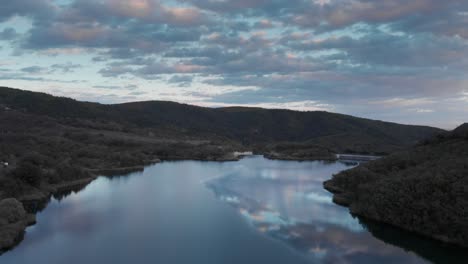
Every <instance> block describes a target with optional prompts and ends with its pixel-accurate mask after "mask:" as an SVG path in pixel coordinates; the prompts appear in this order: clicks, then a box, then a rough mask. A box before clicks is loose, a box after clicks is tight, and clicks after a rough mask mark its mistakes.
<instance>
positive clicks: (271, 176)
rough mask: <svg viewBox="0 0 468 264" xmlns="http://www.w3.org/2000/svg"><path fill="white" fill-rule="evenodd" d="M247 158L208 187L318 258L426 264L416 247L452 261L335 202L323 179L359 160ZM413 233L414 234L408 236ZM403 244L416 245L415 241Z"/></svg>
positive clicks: (257, 225) (254, 222) (263, 227)
mask: <svg viewBox="0 0 468 264" xmlns="http://www.w3.org/2000/svg"><path fill="white" fill-rule="evenodd" d="M244 163H246V166H245V167H244V168H239V169H238V170H236V172H235V173H232V174H231V175H226V176H224V177H221V178H218V179H214V180H211V181H209V182H207V183H206V184H207V186H208V187H209V188H210V189H212V190H213V192H214V193H215V194H216V196H217V197H218V199H220V200H222V201H224V202H226V203H228V204H230V205H231V206H233V207H234V208H236V209H237V210H238V211H239V212H240V213H241V214H242V215H243V216H244V217H245V218H246V219H247V220H248V222H249V223H250V224H251V225H252V226H253V227H254V228H256V229H257V230H258V231H259V232H261V233H265V234H266V235H268V236H270V237H273V238H275V239H278V240H280V241H283V242H284V243H286V244H287V245H289V246H291V247H293V248H294V249H295V250H298V251H300V252H302V253H303V254H304V255H306V256H307V258H308V259H310V260H311V261H312V262H317V263H377V262H379V263H425V260H423V259H421V258H418V257H417V256H416V255H413V254H412V253H408V252H407V251H413V252H416V253H417V254H419V255H421V256H423V257H424V258H426V259H428V260H431V261H434V262H439V263H446V262H441V261H442V260H447V258H446V257H445V258H444V257H442V258H439V259H436V258H431V257H428V256H427V254H421V252H420V250H417V249H416V247H414V246H413V247H407V246H401V245H399V240H400V239H401V240H403V241H413V242H414V241H415V240H414V235H411V234H406V236H404V235H403V234H405V232H402V231H400V230H397V229H394V228H392V229H388V227H382V225H379V224H375V223H373V224H372V225H371V224H369V222H366V224H364V223H363V222H362V220H359V219H357V218H354V217H352V216H351V215H350V214H349V212H348V210H347V209H346V208H343V207H340V206H337V205H335V204H334V203H333V202H332V197H331V194H330V193H328V192H326V191H325V190H324V189H323V187H322V182H323V181H324V180H326V179H328V178H330V177H331V176H332V174H334V173H337V172H339V171H341V170H343V169H347V168H351V166H353V164H342V163H328V164H325V163H322V162H281V161H277V162H275V163H273V164H270V162H266V161H262V160H258V159H255V158H254V159H252V160H250V161H244ZM247 164H248V165H247ZM368 230H370V231H371V233H369V231H368ZM386 230H387V231H386ZM388 230H391V231H388ZM386 236H389V237H390V238H392V237H393V238H394V239H393V243H390V244H392V245H396V246H399V247H402V248H404V249H405V250H407V251H405V250H402V249H400V248H398V247H394V246H391V245H388V244H387V243H388V241H389V240H388V238H387V237H386ZM376 237H377V238H379V239H375V238H376ZM395 237H399V238H400V239H395ZM409 237H411V238H413V239H412V240H408V238H409ZM423 240H424V239H423ZM383 241H385V242H383ZM403 244H409V245H411V242H406V243H405V242H403ZM423 248H424V249H423V251H424V250H428V249H429V251H433V250H432V249H434V248H435V249H438V248H439V249H440V246H439V247H437V246H434V245H427V244H426V247H423ZM436 251H438V252H440V253H439V256H440V255H442V256H445V255H446V254H447V253H449V252H447V251H445V250H443V249H442V250H436ZM459 253H460V252H459ZM461 254H462V255H463V253H461Z"/></svg>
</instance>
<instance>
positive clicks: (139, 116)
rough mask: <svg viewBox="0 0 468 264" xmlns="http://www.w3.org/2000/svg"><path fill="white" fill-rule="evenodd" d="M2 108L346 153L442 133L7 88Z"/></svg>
mask: <svg viewBox="0 0 468 264" xmlns="http://www.w3.org/2000/svg"><path fill="white" fill-rule="evenodd" d="M0 105H3V106H4V107H8V108H11V109H15V110H20V111H23V112H27V113H30V114H38V115H44V116H48V117H52V118H56V119H59V120H62V119H79V120H86V119H88V120H93V122H102V123H109V122H112V123H117V124H121V125H123V126H125V127H127V129H132V128H138V129H142V128H144V129H149V130H152V131H154V132H155V133H156V134H158V135H165V133H166V132H167V134H168V135H190V136H192V137H193V136H196V137H216V138H227V139H230V140H234V141H237V142H240V143H243V144H246V145H252V144H255V145H259V144H260V145H261V144H268V143H276V142H307V144H314V145H320V146H324V147H327V148H330V149H335V150H336V151H350V152H391V151H393V150H395V149H399V148H402V147H406V146H409V145H412V144H415V143H417V142H418V141H420V140H422V139H425V138H428V137H430V136H432V135H434V134H437V133H441V132H443V131H442V130H440V129H437V128H431V127H424V126H410V125H400V124H395V123H389V122H382V121H374V120H369V119H363V118H356V117H352V116H348V115H342V114H334V113H328V112H298V111H290V110H267V109H261V108H244V107H228V108H204V107H197V106H192V105H185V104H179V103H174V102H163V101H147V102H134V103H125V104H115V105H103V104H98V103H89V102H79V101H76V100H73V99H69V98H63V97H54V96H51V95H48V94H44V93H37V92H29V91H23V90H18V89H11V88H6V87H0Z"/></svg>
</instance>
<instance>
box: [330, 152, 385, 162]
mask: <svg viewBox="0 0 468 264" xmlns="http://www.w3.org/2000/svg"><path fill="white" fill-rule="evenodd" d="M336 158H337V159H338V160H340V161H351V162H368V161H373V160H378V159H380V158H381V156H372V155H353V154H336Z"/></svg>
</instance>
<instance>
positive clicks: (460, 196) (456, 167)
mask: <svg viewBox="0 0 468 264" xmlns="http://www.w3.org/2000/svg"><path fill="white" fill-rule="evenodd" d="M467 156H468V126H467V125H465V126H464V128H463V126H462V127H460V128H458V129H456V130H455V131H454V132H452V133H449V134H446V135H443V136H442V135H441V136H438V137H436V138H433V139H431V140H428V141H426V142H424V143H422V144H420V145H418V146H416V147H414V148H412V149H409V150H407V151H402V152H399V153H395V154H392V155H390V156H388V157H385V158H382V159H380V160H377V161H373V162H369V163H366V164H361V165H360V166H358V167H356V168H354V169H351V170H348V171H344V172H341V173H339V174H337V175H334V177H333V178H332V179H331V180H329V181H326V182H325V183H324V187H325V188H326V189H327V190H329V191H330V192H332V193H333V194H334V198H333V201H334V202H335V203H337V204H340V205H344V206H347V207H349V209H350V212H351V213H352V214H354V215H358V216H362V217H364V218H367V219H371V220H375V221H378V222H382V223H386V224H390V225H392V226H396V227H398V228H402V229H405V230H407V231H410V232H413V233H417V234H419V235H422V236H425V237H429V238H432V239H435V240H438V241H441V242H444V243H450V244H455V245H457V246H461V247H465V248H468V187H467V186H468V166H467V160H466V157H467Z"/></svg>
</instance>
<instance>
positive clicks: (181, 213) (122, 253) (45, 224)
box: [0, 157, 468, 264]
mask: <svg viewBox="0 0 468 264" xmlns="http://www.w3.org/2000/svg"><path fill="white" fill-rule="evenodd" d="M346 168H349V167H347V166H346V165H344V164H341V163H329V164H326V163H322V162H291V161H269V160H266V159H264V158H262V157H251V158H246V159H243V160H241V161H239V162H229V163H216V162H195V161H184V162H165V163H162V164H158V165H155V166H151V167H148V168H146V169H145V171H144V172H142V173H133V174H131V175H129V176H125V177H114V178H112V179H109V178H105V177H101V178H99V179H97V180H96V181H94V182H93V183H91V184H90V185H88V186H87V187H86V188H85V189H84V190H82V191H80V192H79V193H76V194H75V193H74V194H71V195H69V196H67V197H65V198H64V199H62V200H60V201H59V200H56V199H53V200H52V201H51V203H50V204H49V206H48V207H47V209H45V210H44V211H43V212H41V213H39V214H38V224H37V225H35V226H32V227H30V228H28V229H27V233H26V237H25V240H24V241H23V242H22V243H21V244H20V246H18V247H17V248H15V249H14V250H13V251H10V252H7V253H5V254H4V255H2V256H0V263H2V264H3V263H5V264H8V263H14V264H22V263H48V264H55V263H56V264H62V263H68V264H75V263H76V264H78V263H162V264H166V263H167V264H179V263H201V264H211V263H212V264H223V263H257V264H259V263H262V264H263V263H285V264H294V263H381V264H383V263H428V260H431V261H436V262H437V261H440V263H451V262H449V261H450V260H457V261H460V260H463V258H464V257H465V256H464V255H463V253H462V252H459V251H457V250H455V249H450V248H444V247H442V246H440V245H438V244H436V243H432V242H429V241H426V240H423V239H420V238H417V237H413V236H411V235H408V234H406V233H401V232H399V231H397V230H394V229H392V228H389V227H384V226H381V225H375V224H372V223H366V224H364V223H361V222H360V221H359V220H358V219H356V218H353V217H352V216H351V215H350V214H349V213H348V211H347V209H345V208H342V207H339V206H336V205H334V204H333V203H332V202H331V195H330V194H329V193H328V192H326V191H324V190H323V188H322V182H323V181H324V180H325V179H328V178H330V177H331V175H332V174H334V173H337V172H339V171H341V170H343V169H346ZM369 230H370V231H369ZM376 237H378V238H376ZM384 241H385V242H384ZM450 256H452V257H453V259H450ZM453 263H456V262H453ZM459 263H465V262H459ZM466 263H468V262H466Z"/></svg>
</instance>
